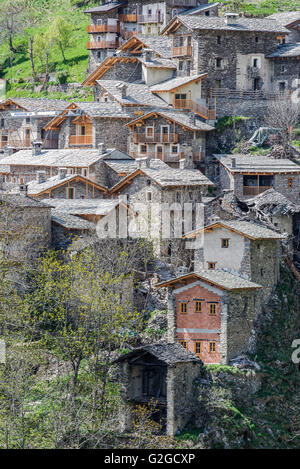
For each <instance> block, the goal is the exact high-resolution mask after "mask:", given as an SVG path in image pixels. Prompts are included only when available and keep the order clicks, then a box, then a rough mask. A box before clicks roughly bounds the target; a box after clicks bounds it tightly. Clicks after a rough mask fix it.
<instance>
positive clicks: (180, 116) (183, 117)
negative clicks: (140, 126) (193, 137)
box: [126, 109, 214, 132]
mask: <svg viewBox="0 0 300 469" xmlns="http://www.w3.org/2000/svg"><path fill="white" fill-rule="evenodd" d="M153 114H157V115H159V116H162V117H165V118H166V119H168V120H172V121H174V122H177V124H179V125H181V126H182V127H186V128H187V129H190V130H201V131H203V132H209V131H211V130H214V127H212V126H211V125H209V124H206V123H205V122H202V121H201V120H200V119H199V118H197V117H196V116H195V120H190V117H189V115H188V114H187V113H185V112H183V111H177V110H176V109H172V110H167V109H166V110H165V109H163V110H158V111H151V112H149V113H147V114H144V115H143V116H140V117H137V118H136V119H134V120H132V121H130V122H128V123H127V124H126V125H127V127H130V126H131V125H132V124H134V123H135V122H138V121H141V120H144V119H148V118H149V117H151V116H152V115H153Z"/></svg>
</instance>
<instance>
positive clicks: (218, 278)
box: [156, 270, 262, 291]
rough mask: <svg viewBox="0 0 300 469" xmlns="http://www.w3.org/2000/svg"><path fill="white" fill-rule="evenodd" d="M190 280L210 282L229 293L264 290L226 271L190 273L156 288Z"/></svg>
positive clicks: (160, 284)
mask: <svg viewBox="0 0 300 469" xmlns="http://www.w3.org/2000/svg"><path fill="white" fill-rule="evenodd" d="M188 278H191V279H193V278H195V279H199V280H203V281H204V282H209V283H210V284H213V285H215V286H216V287H221V288H222V289H224V290H229V291H234V290H244V289H247V290H249V289H251V290H256V289H258V288H262V287H261V285H258V284H257V283H254V282H251V281H250V280H247V279H246V278H243V277H240V276H239V275H235V274H233V273H231V272H227V271H226V270H201V271H197V272H190V273H188V274H185V275H180V276H179V277H175V278H172V279H170V280H167V281H164V282H161V283H159V284H157V285H156V288H163V287H168V286H169V285H172V284H174V283H175V284H176V282H178V280H183V279H188Z"/></svg>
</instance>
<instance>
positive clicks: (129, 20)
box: [119, 13, 137, 23]
mask: <svg viewBox="0 0 300 469" xmlns="http://www.w3.org/2000/svg"><path fill="white" fill-rule="evenodd" d="M119 20H120V21H123V23H136V20H137V14H136V13H133V14H131V15H124V14H120V15H119Z"/></svg>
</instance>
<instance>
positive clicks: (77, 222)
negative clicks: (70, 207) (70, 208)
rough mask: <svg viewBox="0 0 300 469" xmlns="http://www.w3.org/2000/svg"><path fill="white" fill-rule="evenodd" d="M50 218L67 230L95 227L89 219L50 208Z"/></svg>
mask: <svg viewBox="0 0 300 469" xmlns="http://www.w3.org/2000/svg"><path fill="white" fill-rule="evenodd" d="M51 220H52V221H53V222H54V223H56V224H57V225H60V226H62V227H64V228H66V229H68V230H80V231H81V230H84V231H88V230H93V229H94V228H95V225H94V223H92V222H90V221H87V220H84V219H83V218H80V217H77V216H75V215H71V214H69V213H66V212H63V211H61V210H56V209H52V210H51Z"/></svg>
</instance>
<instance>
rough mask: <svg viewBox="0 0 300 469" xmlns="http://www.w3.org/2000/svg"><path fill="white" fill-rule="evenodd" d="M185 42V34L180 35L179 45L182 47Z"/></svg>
mask: <svg viewBox="0 0 300 469" xmlns="http://www.w3.org/2000/svg"><path fill="white" fill-rule="evenodd" d="M183 43H184V37H183V36H180V37H179V47H182V46H183Z"/></svg>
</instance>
